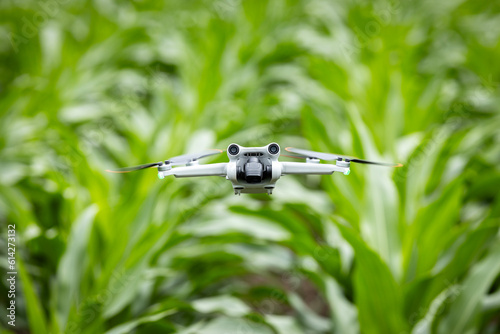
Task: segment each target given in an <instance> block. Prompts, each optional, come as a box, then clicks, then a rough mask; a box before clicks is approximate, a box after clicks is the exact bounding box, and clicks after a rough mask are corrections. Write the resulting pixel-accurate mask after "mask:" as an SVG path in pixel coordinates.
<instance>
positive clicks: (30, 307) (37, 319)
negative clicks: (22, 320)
mask: <svg viewBox="0 0 500 334" xmlns="http://www.w3.org/2000/svg"><path fill="white" fill-rule="evenodd" d="M16 260H17V268H18V270H19V277H20V278H21V282H22V284H23V295H24V298H25V303H26V313H27V315H28V323H29V327H30V329H31V332H32V333H33V334H45V333H48V329H47V320H46V318H45V312H44V311H43V308H42V303H41V301H40V299H39V298H38V296H37V294H36V292H35V289H34V287H33V282H32V280H31V277H30V276H29V274H28V272H26V269H25V268H24V262H23V260H21V257H20V256H17V257H16ZM18 323H19V322H18Z"/></svg>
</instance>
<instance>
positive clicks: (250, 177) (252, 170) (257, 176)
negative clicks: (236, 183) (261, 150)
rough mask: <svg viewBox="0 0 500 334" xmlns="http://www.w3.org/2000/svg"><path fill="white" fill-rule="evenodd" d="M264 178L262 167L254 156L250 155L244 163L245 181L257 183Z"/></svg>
mask: <svg viewBox="0 0 500 334" xmlns="http://www.w3.org/2000/svg"><path fill="white" fill-rule="evenodd" d="M263 178H264V168H263V166H262V164H261V163H260V162H259V159H257V158H256V157H251V158H250V159H249V160H248V162H247V163H246V164H245V181H247V182H248V183H259V182H262V179H263Z"/></svg>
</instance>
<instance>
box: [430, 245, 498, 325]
mask: <svg viewBox="0 0 500 334" xmlns="http://www.w3.org/2000/svg"><path fill="white" fill-rule="evenodd" d="M498 259H500V240H498V239H497V242H496V244H495V246H494V247H493V248H492V249H491V251H490V252H489V253H488V255H487V256H486V257H485V258H484V259H483V260H481V261H480V262H479V263H477V264H476V265H474V266H473V267H472V269H471V271H470V273H469V274H468V275H467V278H466V279H465V280H464V281H463V284H462V287H461V291H460V294H459V296H458V298H457V299H456V301H455V302H454V303H453V305H451V307H450V312H449V313H448V315H447V316H446V318H445V319H444V320H443V322H442V323H441V325H440V326H439V331H440V332H441V333H450V334H455V333H456V334H459V333H463V332H464V331H465V330H466V329H467V328H469V327H470V326H471V324H472V321H473V320H474V316H475V315H476V314H477V313H478V312H479V311H480V306H481V300H482V298H483V297H484V296H485V295H486V293H487V292H488V289H489V288H490V286H491V284H492V283H493V281H494V279H495V278H496V277H497V276H498V274H500V261H499V260H498Z"/></svg>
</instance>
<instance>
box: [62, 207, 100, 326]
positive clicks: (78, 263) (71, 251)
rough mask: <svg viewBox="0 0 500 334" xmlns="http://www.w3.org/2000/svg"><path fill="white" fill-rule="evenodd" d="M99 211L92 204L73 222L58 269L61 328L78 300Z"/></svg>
mask: <svg viewBox="0 0 500 334" xmlns="http://www.w3.org/2000/svg"><path fill="white" fill-rule="evenodd" d="M97 211H98V207H97V205H91V206H89V207H88V208H87V209H85V211H83V212H82V213H81V214H80V216H79V217H78V218H77V220H76V221H75V222H74V223H73V225H72V227H71V234H70V237H69V239H68V244H67V247H66V251H65V252H64V254H63V256H62V258H61V261H60V263H59V266H58V269H57V315H58V317H57V318H58V322H59V325H60V327H61V328H64V327H65V324H66V321H67V318H68V314H69V312H70V309H71V307H74V306H75V302H76V300H77V295H78V291H79V288H80V282H81V280H82V278H83V273H84V269H85V265H86V263H87V261H86V253H87V246H88V242H89V238H90V232H91V230H92V225H93V222H94V218H95V215H96V214H97Z"/></svg>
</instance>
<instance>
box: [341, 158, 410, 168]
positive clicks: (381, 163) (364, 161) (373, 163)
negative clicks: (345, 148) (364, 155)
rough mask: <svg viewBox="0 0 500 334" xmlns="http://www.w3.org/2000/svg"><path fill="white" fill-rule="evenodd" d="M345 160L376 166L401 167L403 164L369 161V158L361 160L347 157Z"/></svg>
mask: <svg viewBox="0 0 500 334" xmlns="http://www.w3.org/2000/svg"><path fill="white" fill-rule="evenodd" d="M346 161H349V162H356V163H358V164H366V165H378V166H386V167H402V166H403V164H400V163H390V162H376V161H369V160H363V159H347V160H346Z"/></svg>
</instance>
